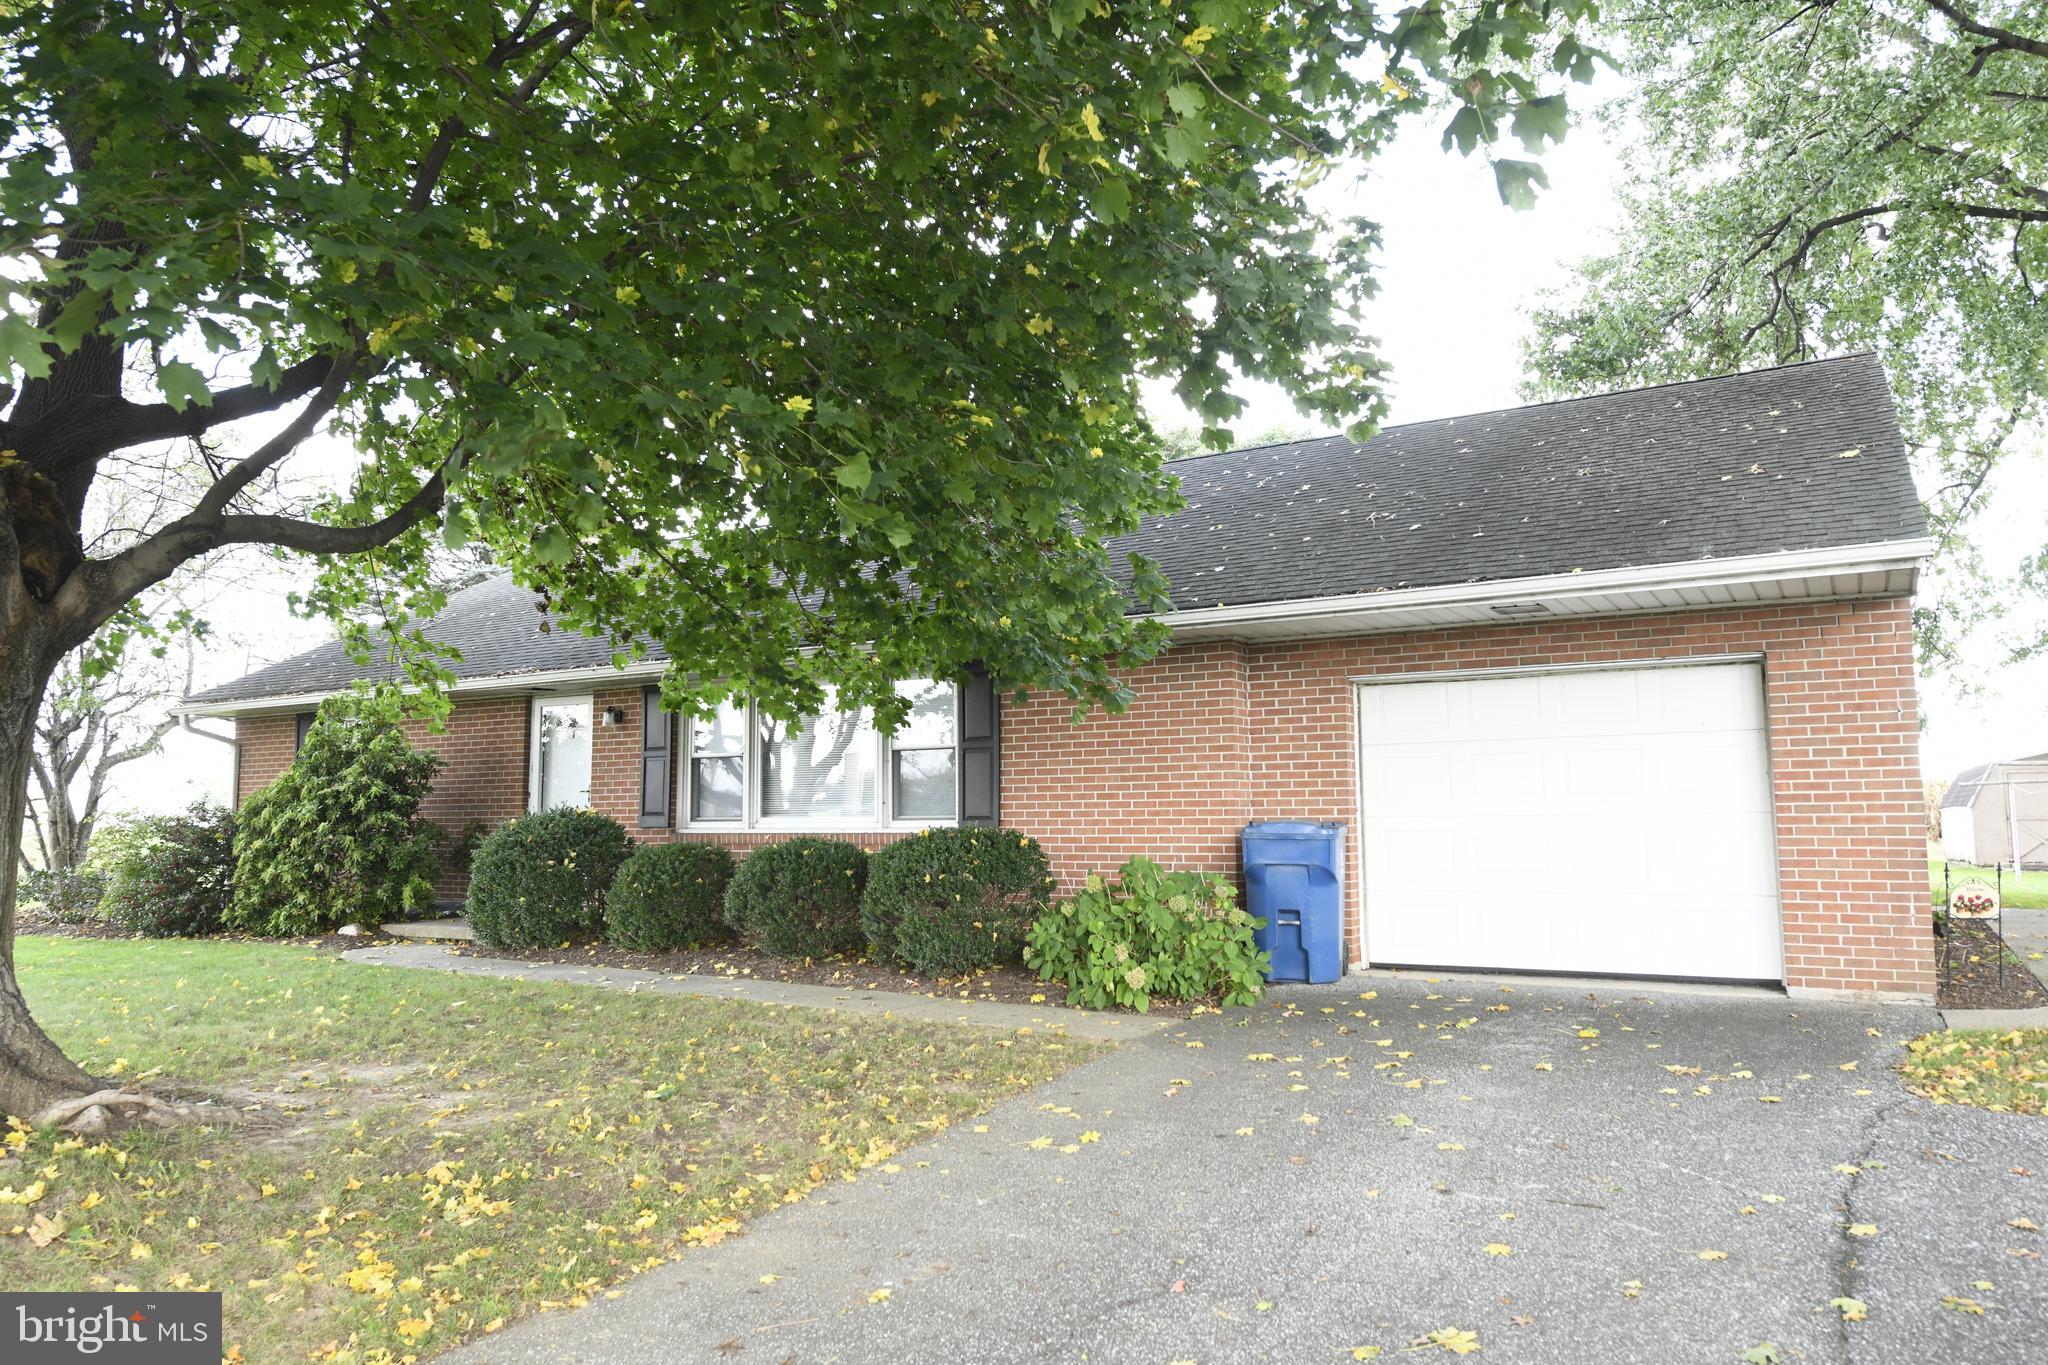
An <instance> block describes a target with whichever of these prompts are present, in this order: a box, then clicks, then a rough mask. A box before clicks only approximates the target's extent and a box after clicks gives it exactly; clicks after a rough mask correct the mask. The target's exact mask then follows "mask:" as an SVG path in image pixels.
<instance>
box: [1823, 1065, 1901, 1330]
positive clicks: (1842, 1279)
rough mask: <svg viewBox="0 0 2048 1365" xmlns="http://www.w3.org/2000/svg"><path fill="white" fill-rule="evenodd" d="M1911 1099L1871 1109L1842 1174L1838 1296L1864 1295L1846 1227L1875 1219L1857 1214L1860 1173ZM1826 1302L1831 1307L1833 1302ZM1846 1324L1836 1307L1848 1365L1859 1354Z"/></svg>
mask: <svg viewBox="0 0 2048 1365" xmlns="http://www.w3.org/2000/svg"><path fill="white" fill-rule="evenodd" d="M1912 1103H1913V1097H1912V1096H1911V1095H1900V1096H1899V1097H1898V1098H1896V1099H1891V1100H1887V1101H1885V1102H1884V1103H1883V1104H1880V1105H1878V1106H1877V1107H1876V1108H1875V1109H1873V1110H1871V1111H1870V1117H1869V1120H1868V1122H1867V1123H1866V1124H1865V1125H1864V1133H1863V1142H1862V1144H1861V1146H1860V1147H1859V1148H1858V1149H1857V1152H1856V1155H1855V1156H1854V1157H1852V1158H1850V1163H1849V1164H1851V1165H1853V1166H1855V1168H1856V1171H1855V1174H1853V1175H1849V1176H1845V1177H1844V1178H1843V1181H1842V1194H1841V1199H1842V1214H1843V1221H1842V1225H1841V1228H1840V1229H1838V1230H1837V1231H1836V1233H1835V1238H1836V1240H1837V1242H1839V1243H1840V1249H1839V1251H1838V1253H1837V1255H1836V1258H1835V1282H1836V1284H1837V1286H1838V1287H1839V1288H1840V1289H1841V1291H1842V1294H1841V1296H1842V1297H1843V1298H1845V1299H1861V1298H1862V1297H1863V1296H1862V1295H1861V1294H1859V1293H1857V1292H1856V1291H1857V1289H1858V1288H1860V1287H1861V1279H1862V1259H1863V1258H1862V1257H1861V1256H1860V1255H1858V1254H1857V1250H1856V1243H1855V1241H1854V1240H1853V1239H1851V1238H1850V1236H1849V1233H1848V1231H1847V1229H1848V1228H1849V1226H1850V1225H1851V1224H1854V1223H1861V1222H1873V1223H1874V1222H1876V1220H1875V1219H1864V1218H1858V1217H1857V1216H1856V1215H1857V1212H1858V1208H1859V1206H1858V1203H1857V1194H1858V1192H1859V1191H1860V1190H1861V1189H1862V1188H1863V1183H1864V1182H1863V1177H1864V1176H1865V1175H1867V1174H1869V1171H1870V1160H1871V1155H1872V1153H1874V1152H1876V1151H1877V1146H1878V1142H1879V1140H1880V1139H1881V1138H1882V1137H1883V1135H1884V1129H1885V1125H1886V1124H1887V1123H1888V1122H1889V1121H1890V1120H1891V1118H1892V1116H1893V1115H1894V1114H1897V1113H1898V1112H1900V1111H1901V1110H1903V1109H1905V1108H1907V1107H1908V1106H1910V1105H1911V1104H1912ZM1829 1306H1830V1307H1833V1305H1832V1304H1831V1305H1829ZM1849 1327H1850V1324H1849V1321H1848V1319H1846V1318H1844V1317H1843V1316H1842V1314H1841V1313H1840V1311H1839V1310H1838V1311H1836V1313H1835V1334H1836V1336H1837V1337H1839V1338H1840V1340H1841V1343H1842V1360H1843V1361H1844V1362H1846V1363H1847V1365H1855V1362H1856V1361H1857V1360H1858V1359H1859V1358H1860V1356H1859V1353H1858V1350H1857V1334H1856V1333H1854V1332H1851V1331H1850V1330H1849Z"/></svg>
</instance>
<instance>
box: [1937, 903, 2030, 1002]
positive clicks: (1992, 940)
mask: <svg viewBox="0 0 2048 1365" xmlns="http://www.w3.org/2000/svg"><path fill="white" fill-rule="evenodd" d="M1948 932H1949V934H1950V935H1951V936H1952V938H1953V941H1952V942H1949V943H1946V944H1944V943H1943V942H1942V941H1941V940H1940V939H1936V940H1935V951H1936V953H1937V954H1941V955H1942V956H1941V957H1940V958H1938V959H1937V971H1939V974H1940V977H1941V990H1940V993H1939V994H1938V995H1937V997H1936V999H1937V1001H1938V1002H1939V1004H1940V1006H1941V1008H1943V1009H1947V1010H2024V1009H2039V1008H2041V1007H2043V1006H2048V988H2044V987H2043V986H2042V985H2041V982H2040V979H2039V978H2038V977H2036V976H2035V975H2034V974H2033V972H2031V971H2029V970H2028V969H2027V964H2026V962H2025V961H2024V960H2023V959H2022V958H2021V957H2020V955H2019V954H2018V953H2015V952H2013V951H2012V949H2010V948H2009V947H2007V946H2006V943H2005V940H2004V939H2002V938H2000V937H1999V936H1998V933H1997V931H1996V930H1995V929H1994V928H1993V927H1992V922H1991V921H1989V920H1950V921H1949V922H1948ZM2000 957H2003V958H2004V959H2005V982H2004V984H2003V985H2000V984H1999V972H1998V962H1999V959H2000ZM1942 960H1945V961H1946V962H1947V964H1948V965H1947V969H1946V970H1941V969H1940V967H1939V962H1940V961H1942Z"/></svg>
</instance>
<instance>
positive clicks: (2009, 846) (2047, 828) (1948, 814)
mask: <svg viewBox="0 0 2048 1365" xmlns="http://www.w3.org/2000/svg"><path fill="white" fill-rule="evenodd" d="M1941 847H1942V852H1943V853H1945V854H1946V855H1947V856H1948V857H1949V858H1951V859H1953V860H1954V861H1956V862H1959V863H1973V864H1975V865H1977V866H1979V867H1995V866H1999V865H2001V864H2002V865H2004V866H2006V867H2012V866H2015V865H2017V866H2019V867H2020V868H2023V869H2025V870H2028V871H2048V754H2034V755H2033V756H2031V757H2029V758H2015V759H2009V760H2007V761H2006V762H2004V763H1984V764H1979V765H1978V766H1977V767H1974V768H1966V769H1964V770H1963V771H1962V772H1960V773H1958V774H1957V775H1956V780H1955V781H1954V782H1951V783H1950V784H1949V788H1948V792H1947V794H1946V795H1944V796H1943V797H1942V798H1941ZM2015 857H2017V859H2018V862H2017V864H2015V862H2014V859H2015Z"/></svg>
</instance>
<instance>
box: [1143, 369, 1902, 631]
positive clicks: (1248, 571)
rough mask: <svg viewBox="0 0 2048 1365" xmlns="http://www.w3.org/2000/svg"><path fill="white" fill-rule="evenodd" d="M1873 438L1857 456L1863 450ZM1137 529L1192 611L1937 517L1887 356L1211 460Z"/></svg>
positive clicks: (1846, 539) (1806, 542)
mask: <svg viewBox="0 0 2048 1365" xmlns="http://www.w3.org/2000/svg"><path fill="white" fill-rule="evenodd" d="M1852 452H1853V454H1852ZM1174 472H1175V473H1177V474H1179V475H1180V480H1181V491H1182V493H1183V495H1184V496H1185V497H1186V498H1187V502H1188V505H1187V508H1186V510H1184V511H1182V512H1180V513H1178V514H1177V515H1175V516H1172V517H1164V518H1159V519H1156V520H1153V521H1151V522H1149V523H1148V524H1147V525H1146V526H1145V527H1144V529H1142V530H1141V531H1139V532H1138V534H1137V535H1135V536H1132V537H1130V538H1129V540H1128V541H1127V542H1125V543H1126V544H1127V545H1128V547H1129V548H1131V549H1136V550H1142V551H1143V552H1144V553H1146V554H1149V555H1151V556H1152V557H1153V558H1155V559H1157V560H1158V561H1159V562H1160V566H1161V567H1162V568H1163V569H1165V571H1166V574H1167V577H1168V578H1170V579H1171V580H1172V581H1173V594H1174V603H1175V605H1176V606H1178V607H1181V608H1184V609H1185V608H1190V607H1214V606H1217V605H1219V604H1227V605H1230V606H1243V605H1247V604H1250V603H1258V602H1277V601H1287V600H1291V599H1295V598H1303V597H1335V596H1342V595H1345V594H1349V593H1365V592H1379V591H1385V590H1387V589H1391V588H1419V587H1437V586H1445V585H1449V584H1455V583H1478V582H1486V581H1490V580H1495V579H1503V578H1527V577H1535V576H1539V575H1543V574H1557V573H1570V572H1571V571H1572V570H1574V569H1584V570H1588V571H1591V570H1594V569H1617V568H1627V567H1631V566H1634V565H1641V564H1673V563H1680V562H1684V561H1687V560H1695V559H1726V558H1732V557H1736V556H1740V555H1754V554H1769V553H1773V552H1776V551H1780V550H1803V549H1816V548H1820V547H1823V546H1831V545H1858V544H1866V543H1874V542H1878V541H1886V540H1903V539H1910V538H1913V537H1916V536H1920V535H1924V534H1925V533H1926V522H1925V519H1924V517H1923V516H1922V513H1921V510H1920V500H1919V498H1918V496H1917V495H1916V494H1915V492H1914V489H1913V479H1912V473H1911V471H1910V469H1909V468H1908V467H1907V462H1906V451H1905V445H1904V443H1903V441H1902V440H1901V439H1900V436H1899V428H1898V421H1897V418H1896V417H1895V416H1894V414H1893V411H1892V400H1891V390H1890V387H1889V385H1888V384H1887V383H1886V381H1885V376H1884V371H1883V369H1882V368H1881V367H1880V366H1879V365H1878V363H1877V360H1876V359H1875V358H1874V357H1872V356H1869V355H1855V356H1849V357H1846V358H1844V359H1840V360H1822V361H1813V362H1810V363H1808V364H1804V365H1789V366H1784V367H1782V368H1778V369H1770V370H1755V371H1751V372H1750V373H1748V374H1738V375H1729V376H1726V377H1724V378H1720V379H1704V380H1697V381H1694V382H1691V383H1685V384H1667V385H1663V386H1660V387H1658V388H1651V389H1634V390H1630V391H1629V392H1626V393H1616V394H1606V395H1602V396H1599V397H1594V398H1575V399H1567V400H1564V401H1561V402H1555V403H1539V404H1537V405H1535V406H1533V407H1525V408H1510V409H1507V410H1505V411H1501V412H1486V413H1479V414H1476V415H1474V416H1470V417H1450V418H1445V419H1444V420H1442V421H1437V422H1416V423H1413V424H1411V425H1408V426H1401V427H1388V428H1386V429H1385V430H1383V431H1382V432H1381V433H1380V434H1379V435H1378V436H1376V437H1374V438H1373V439H1372V440H1371V441H1370V442H1368V443H1366V444H1365V445H1363V446H1359V445H1356V444H1354V443H1352V442H1351V441H1349V440H1346V439H1345V438H1344V437H1341V436H1333V437H1325V438H1322V439H1320V440H1313V441H1295V442H1291V443H1288V444H1285V445H1275V446H1261V447H1258V448H1256V449H1253V450H1234V451H1229V452H1227V453H1224V454H1220V455H1205V456H1198V457H1196V458H1193V459H1187V460H1181V461H1179V462H1177V463H1176V464H1175V465H1174Z"/></svg>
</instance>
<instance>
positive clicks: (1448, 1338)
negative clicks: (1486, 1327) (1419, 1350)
mask: <svg viewBox="0 0 2048 1365" xmlns="http://www.w3.org/2000/svg"><path fill="white" fill-rule="evenodd" d="M1429 1341H1430V1344H1431V1345H1432V1346H1441V1347H1443V1348H1444V1349H1445V1350H1446V1351H1449V1352H1450V1353H1451V1354H1452V1355H1460V1356H1469V1355H1471V1354H1472V1353H1473V1352H1474V1351H1476V1350H1478V1349H1479V1333H1477V1332H1468V1331H1466V1330H1465V1329H1464V1328H1462V1327H1439V1328H1437V1329H1436V1330H1435V1331H1434V1332H1431V1333H1430V1334H1429Z"/></svg>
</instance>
